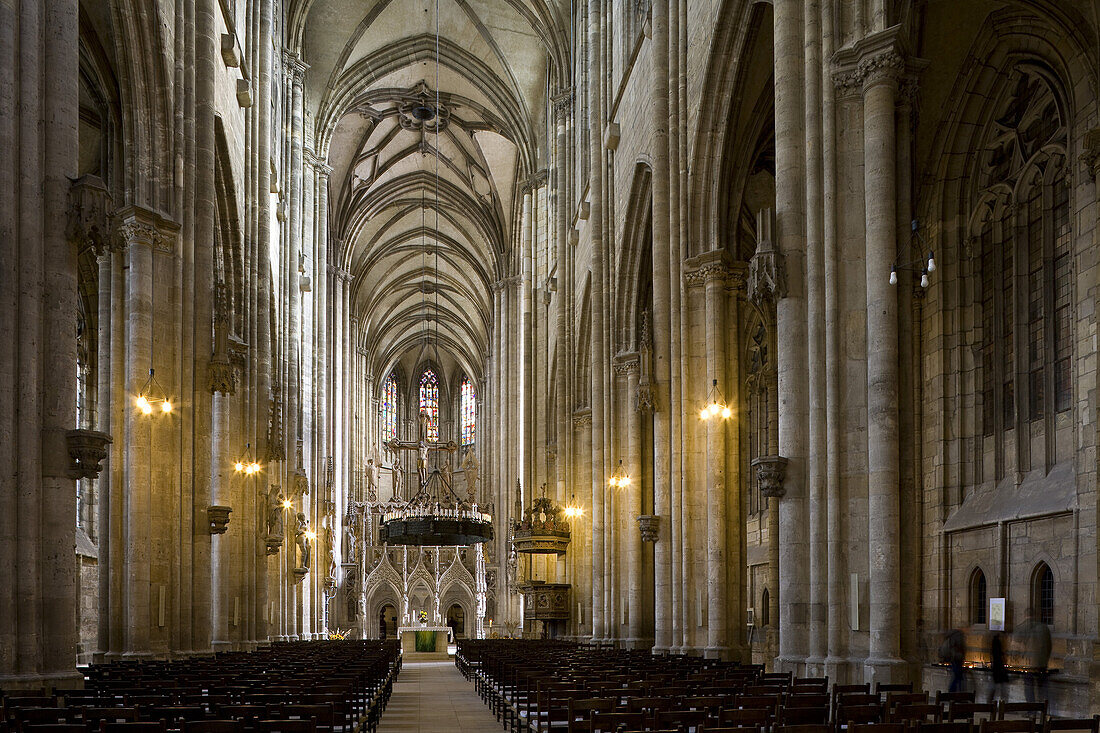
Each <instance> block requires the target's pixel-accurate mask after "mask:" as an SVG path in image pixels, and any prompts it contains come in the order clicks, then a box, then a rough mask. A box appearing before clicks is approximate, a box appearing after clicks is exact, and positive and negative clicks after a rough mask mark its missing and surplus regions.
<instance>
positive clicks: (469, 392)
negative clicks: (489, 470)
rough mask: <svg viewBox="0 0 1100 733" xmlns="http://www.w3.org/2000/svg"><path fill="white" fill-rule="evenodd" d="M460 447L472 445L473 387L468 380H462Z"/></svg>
mask: <svg viewBox="0 0 1100 733" xmlns="http://www.w3.org/2000/svg"><path fill="white" fill-rule="evenodd" d="M459 411H460V414H461V415H462V445H473V444H474V417H475V413H474V385H473V383H472V382H471V381H470V380H469V379H463V380H462V404H461V405H459Z"/></svg>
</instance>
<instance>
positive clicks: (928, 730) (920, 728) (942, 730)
mask: <svg viewBox="0 0 1100 733" xmlns="http://www.w3.org/2000/svg"><path fill="white" fill-rule="evenodd" d="M917 733H974V726H973V724H971V723H969V722H967V721H965V720H964V721H955V722H953V723H917Z"/></svg>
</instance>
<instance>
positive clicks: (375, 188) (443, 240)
mask: <svg viewBox="0 0 1100 733" xmlns="http://www.w3.org/2000/svg"><path fill="white" fill-rule="evenodd" d="M560 6H561V2H560V0H545V1H544V0H366V1H364V0H299V1H298V2H296V3H294V4H293V6H292V9H291V12H290V16H289V17H290V21H289V26H288V34H289V37H290V39H291V44H292V47H293V48H299V49H300V54H301V58H302V60H303V61H304V62H305V63H307V64H308V65H309V68H308V70H307V71H306V73H305V93H306V98H307V111H308V113H309V114H310V115H312V120H313V125H314V130H315V141H314V149H315V150H316V151H317V153H318V155H320V156H322V157H323V158H324V159H325V160H326V162H327V163H328V165H330V166H331V167H332V173H331V175H330V197H329V202H330V203H329V220H330V222H331V232H332V236H333V238H334V239H336V240H339V241H340V247H341V249H340V252H339V261H340V264H341V266H343V267H345V268H346V269H348V270H349V271H350V272H351V273H352V275H353V276H354V280H353V286H352V288H353V289H352V298H353V307H352V309H353V313H354V314H355V315H357V316H358V317H359V323H360V330H361V335H362V342H361V344H360V345H361V346H362V347H364V348H365V349H366V350H367V354H368V361H369V362H370V365H369V367H368V368H369V370H370V371H371V372H373V373H374V374H375V375H376V376H377V377H378V378H379V379H381V378H382V377H383V376H384V374H385V373H386V372H387V371H388V370H389V369H390V368H391V367H392V366H393V365H394V364H396V363H398V362H399V361H401V362H407V361H409V355H410V354H413V353H414V354H419V355H420V356H419V357H414V358H413V361H416V360H418V359H422V358H431V359H433V360H436V361H440V362H444V363H443V364H441V366H444V367H445V368H446V369H448V371H450V370H451V369H452V368H455V367H457V368H458V369H459V370H460V371H463V372H465V373H467V374H469V375H471V376H473V377H475V378H477V377H480V376H482V372H483V366H484V359H485V355H486V354H487V353H488V350H489V333H490V330H491V328H492V310H493V309H492V283H493V282H494V281H496V280H498V279H500V278H501V277H506V276H508V275H510V274H514V273H515V271H516V270H515V267H516V264H517V263H518V261H519V259H520V258H519V257H518V254H517V253H516V252H515V251H514V250H515V247H516V243H517V242H518V236H517V229H518V216H517V211H518V210H519V207H520V204H521V202H522V201H521V197H522V194H521V193H520V188H521V187H522V185H523V183H524V181H526V180H527V179H528V178H529V177H531V176H532V175H533V174H534V173H535V172H536V171H537V170H538V169H539V168H540V167H541V166H544V165H545V163H544V162H543V161H544V159H545V156H546V132H545V120H546V105H547V99H546V97H547V88H548V85H550V84H551V83H552V82H550V81H548V78H549V76H550V75H551V74H552V73H554V72H553V71H552V70H553V69H554V68H556V67H558V66H559V64H558V63H557V62H556V59H560V58H561V57H562V56H563V54H565V53H566V47H565V46H564V44H563V42H562V38H563V37H564V34H563V33H562V32H561V30H560V29H561V28H562V27H563V25H564V23H565V22H566V21H565V18H567V17H568V5H565V6H564V7H560ZM566 66H567V65H566ZM517 199H520V200H517ZM429 340H430V341H431V342H432V346H431V347H430V348H426V344H427V342H428V341H429ZM448 362H449V363H448Z"/></svg>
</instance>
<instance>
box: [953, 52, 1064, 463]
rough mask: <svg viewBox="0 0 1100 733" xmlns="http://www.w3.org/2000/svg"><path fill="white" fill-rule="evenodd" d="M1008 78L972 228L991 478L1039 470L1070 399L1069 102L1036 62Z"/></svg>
mask: <svg viewBox="0 0 1100 733" xmlns="http://www.w3.org/2000/svg"><path fill="white" fill-rule="evenodd" d="M1011 79H1012V82H1011V83H1012V85H1013V86H1012V87H1011V89H1012V92H1011V93H1010V94H1008V95H1007V97H1006V99H1005V100H1004V102H1003V103H1002V105H1001V113H1000V115H999V116H998V117H996V118H995V119H993V120H992V121H991V123H990V124H989V125H988V127H987V131H986V133H985V134H986V138H985V143H984V145H983V148H984V149H983V150H982V153H981V155H979V156H978V158H977V161H978V163H977V164H978V166H979V171H978V173H979V175H980V180H981V181H982V190H981V193H980V194H979V196H980V201H979V204H978V206H977V208H976V209H975V212H974V214H975V216H974V217H973V218H972V221H973V222H974V225H973V228H972V230H971V231H972V234H973V240H972V242H973V244H974V247H973V250H974V256H975V262H974V265H975V268H974V269H975V271H976V275H977V285H978V297H977V305H978V307H979V316H978V318H977V323H976V325H977V326H978V327H979V330H980V337H979V339H978V344H979V349H980V374H981V376H980V386H979V391H980V394H981V410H980V414H981V420H980V422H979V426H980V430H981V434H982V436H983V437H984V438H986V439H987V441H986V444H985V455H986V456H987V459H988V460H989V461H991V462H990V463H986V465H985V470H984V473H985V478H986V479H987V480H988V479H997V480H999V479H1001V478H1002V477H1004V476H1005V475H1006V474H1007V473H1009V472H1011V471H1012V470H1013V469H1015V470H1017V471H1029V470H1031V469H1033V468H1037V467H1041V466H1042V465H1043V463H1044V460H1045V459H1044V458H1043V456H1044V455H1049V456H1051V457H1053V458H1054V460H1055V461H1057V460H1058V458H1057V456H1056V455H1055V454H1056V453H1057V452H1058V451H1057V444H1058V441H1056V440H1055V438H1054V435H1053V430H1052V428H1054V427H1055V424H1054V422H1053V421H1052V418H1053V417H1054V416H1055V415H1057V414H1058V413H1061V412H1064V411H1066V410H1069V409H1071V407H1072V398H1073V394H1072V379H1071V377H1072V371H1071V368H1072V361H1071V357H1072V347H1073V343H1072V330H1073V329H1072V303H1073V273H1072V245H1071V239H1072V236H1071V235H1072V232H1071V224H1072V217H1071V216H1070V212H1071V202H1070V184H1069V175H1068V168H1069V167H1068V165H1067V164H1066V152H1065V151H1066V125H1065V119H1064V113H1063V109H1064V108H1063V105H1062V104H1061V103H1060V102H1059V97H1058V95H1057V93H1056V91H1055V89H1054V87H1053V86H1052V85H1051V83H1050V81H1049V79H1048V77H1047V75H1046V74H1045V73H1044V72H1043V71H1042V70H1040V69H1038V68H1037V67H1035V66H1031V65H1029V64H1026V63H1023V64H1020V65H1019V66H1017V67H1016V68H1015V69H1013V70H1012V75H1011ZM1017 428H1019V430H1016V429H1017ZM1014 430H1015V431H1016V433H1015V434H1014V433H1013V432H1012V431H1014ZM1009 435H1015V437H1014V438H1012V439H1011V440H1010V439H1008V436H1009ZM1044 442H1045V443H1046V444H1047V445H1046V447H1044V446H1043V443H1044ZM1013 446H1015V451H1013V450H1012V447H1013Z"/></svg>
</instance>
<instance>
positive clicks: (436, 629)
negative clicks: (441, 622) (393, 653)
mask: <svg viewBox="0 0 1100 733" xmlns="http://www.w3.org/2000/svg"><path fill="white" fill-rule="evenodd" d="M397 636H398V638H399V639H401V653H402V654H413V653H417V652H419V653H422V654H423V653H427V654H440V653H442V654H446V653H447V643H448V642H449V641H451V629H450V628H449V627H447V626H402V627H400V628H399V629H398V630H397Z"/></svg>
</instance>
